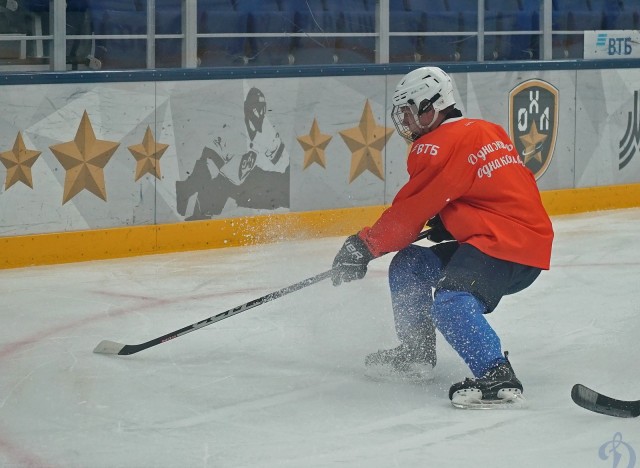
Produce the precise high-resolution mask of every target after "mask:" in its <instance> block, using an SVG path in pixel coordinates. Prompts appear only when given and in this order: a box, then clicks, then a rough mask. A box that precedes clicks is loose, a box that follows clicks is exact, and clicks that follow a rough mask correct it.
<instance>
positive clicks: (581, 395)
mask: <svg viewBox="0 0 640 468" xmlns="http://www.w3.org/2000/svg"><path fill="white" fill-rule="evenodd" d="M571 399H572V400H573V402H574V403H575V404H576V405H578V406H581V407H583V408H584V409H588V410H589V411H593V412H595V413H600V414H606V415H608V416H615V417H618V418H635V417H637V416H640V400H638V401H626V400H616V399H615V398H611V397H608V396H606V395H603V394H602V393H598V392H596V391H595V390H591V389H590V388H589V387H585V386H584V385H582V384H575V385H574V386H573V388H572V389H571Z"/></svg>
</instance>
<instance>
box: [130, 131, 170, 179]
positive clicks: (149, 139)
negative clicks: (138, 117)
mask: <svg viewBox="0 0 640 468" xmlns="http://www.w3.org/2000/svg"><path fill="white" fill-rule="evenodd" d="M168 147H169V145H165V144H163V143H158V142H156V140H155V139H154V138H153V133H152V132H151V127H149V126H147V131H146V132H145V133H144V138H143V139H142V143H140V144H139V145H133V146H129V148H128V149H129V151H130V152H131V154H132V155H133V157H134V158H135V159H136V161H137V163H136V182H137V181H138V180H139V179H140V177H142V176H143V175H145V174H151V175H153V176H155V178H156V179H159V178H160V177H161V175H160V158H161V157H162V155H163V154H164V152H165V151H167V148H168Z"/></svg>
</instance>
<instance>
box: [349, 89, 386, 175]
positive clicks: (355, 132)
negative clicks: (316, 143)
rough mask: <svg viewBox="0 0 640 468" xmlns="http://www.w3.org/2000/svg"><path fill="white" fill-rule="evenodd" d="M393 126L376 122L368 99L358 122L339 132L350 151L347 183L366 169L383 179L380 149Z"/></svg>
mask: <svg viewBox="0 0 640 468" xmlns="http://www.w3.org/2000/svg"><path fill="white" fill-rule="evenodd" d="M393 131H394V130H393V128H388V127H381V126H379V125H377V124H376V121H375V118H374V116H373V112H372V111H371V105H370V104H369V100H367V102H366V103H365V105H364V110H363V111H362V117H360V124H359V125H358V126H357V127H353V128H349V129H347V130H344V131H342V132H340V136H341V137H342V139H343V140H344V142H345V143H346V145H347V146H348V147H349V150H350V151H351V170H350V171H349V183H351V182H353V181H354V180H355V179H356V178H357V177H358V176H359V175H360V174H362V173H363V172H364V171H366V170H368V171H370V172H372V173H373V174H374V175H376V176H378V177H379V178H380V179H382V180H384V168H383V167H382V149H383V148H384V146H385V145H386V144H387V141H388V140H389V138H390V137H391V135H392V134H393Z"/></svg>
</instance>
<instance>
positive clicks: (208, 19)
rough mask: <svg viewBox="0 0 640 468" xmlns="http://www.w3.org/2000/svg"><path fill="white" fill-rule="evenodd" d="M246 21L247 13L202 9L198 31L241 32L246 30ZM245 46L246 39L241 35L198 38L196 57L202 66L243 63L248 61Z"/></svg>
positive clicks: (214, 32)
mask: <svg viewBox="0 0 640 468" xmlns="http://www.w3.org/2000/svg"><path fill="white" fill-rule="evenodd" d="M248 23H249V15H248V14H247V13H242V12H235V11H228V10H220V11H212V10H204V11H203V12H202V14H201V15H200V18H199V23H198V32H199V33H203V34H208V33H209V34H223V33H237V34H243V33H246V32H247V28H248ZM247 47H248V45H247V40H246V38H243V37H239V38H238V37H221V38H199V39H198V57H199V58H200V62H201V66H204V67H207V66H238V65H245V64H246V63H247V61H248V59H247V57H246V52H245V49H246V48H247Z"/></svg>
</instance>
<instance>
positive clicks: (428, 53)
mask: <svg viewBox="0 0 640 468" xmlns="http://www.w3.org/2000/svg"><path fill="white" fill-rule="evenodd" d="M422 17H423V19H422V21H423V25H424V29H425V31H427V32H441V33H448V34H443V35H438V36H424V38H423V41H422V49H421V55H422V56H423V59H424V60H427V61H438V62H442V61H456V60H460V50H459V49H460V47H461V46H462V42H463V41H464V39H463V37H462V36H461V35H460V34H459V32H460V31H461V16H460V14H459V13H457V12H439V13H435V12H432V13H430V14H423V15H422Z"/></svg>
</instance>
